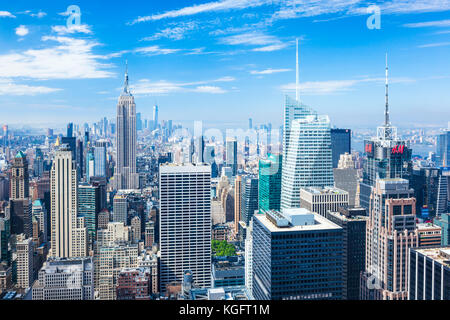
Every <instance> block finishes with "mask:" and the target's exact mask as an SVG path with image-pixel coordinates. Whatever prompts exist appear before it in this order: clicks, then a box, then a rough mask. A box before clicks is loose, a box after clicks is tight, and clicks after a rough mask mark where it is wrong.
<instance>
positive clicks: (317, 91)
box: [280, 78, 416, 95]
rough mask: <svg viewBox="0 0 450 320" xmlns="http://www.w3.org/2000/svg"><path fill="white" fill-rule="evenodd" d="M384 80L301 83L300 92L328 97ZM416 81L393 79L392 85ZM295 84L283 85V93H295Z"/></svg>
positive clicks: (365, 79)
mask: <svg viewBox="0 0 450 320" xmlns="http://www.w3.org/2000/svg"><path fill="white" fill-rule="evenodd" d="M384 81H385V79H384V78H362V79H352V80H327V81H307V82H302V83H300V87H299V89H300V92H301V93H302V94H309V95H326V94H333V93H339V92H346V91H350V90H352V89H353V88H354V87H355V86H357V85H359V84H362V83H384ZM415 81H416V80H414V79H411V78H392V79H390V83H391V84H392V83H411V82H415ZM295 86H296V85H295V83H289V84H286V85H282V86H281V87H280V88H281V90H282V91H295Z"/></svg>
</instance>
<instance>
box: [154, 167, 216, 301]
mask: <svg viewBox="0 0 450 320" xmlns="http://www.w3.org/2000/svg"><path fill="white" fill-rule="evenodd" d="M159 195H160V197H159V198H160V213H159V237H160V250H161V260H160V261H161V266H160V279H161V290H162V291H163V292H165V291H166V286H167V284H169V283H171V282H173V281H178V282H181V280H182V279H183V273H184V271H186V270H191V271H192V272H193V277H194V281H195V284H196V285H197V286H198V287H209V286H210V285H211V227H212V226H211V166H209V165H206V164H197V165H193V164H186V165H171V164H168V165H161V166H160V168H159Z"/></svg>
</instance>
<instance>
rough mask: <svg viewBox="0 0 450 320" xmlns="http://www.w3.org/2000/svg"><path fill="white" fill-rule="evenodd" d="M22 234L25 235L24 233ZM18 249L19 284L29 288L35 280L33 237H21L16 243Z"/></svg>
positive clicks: (20, 286) (21, 286)
mask: <svg viewBox="0 0 450 320" xmlns="http://www.w3.org/2000/svg"><path fill="white" fill-rule="evenodd" d="M21 236H24V235H23V234H22V235H21ZM16 250H17V286H18V287H19V288H23V289H27V288H29V287H31V286H32V284H33V281H34V272H33V267H34V262H33V253H34V244H33V240H32V239H31V238H27V239H25V237H20V240H19V241H18V242H17V244H16Z"/></svg>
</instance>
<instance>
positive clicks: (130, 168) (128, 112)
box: [114, 61, 139, 190]
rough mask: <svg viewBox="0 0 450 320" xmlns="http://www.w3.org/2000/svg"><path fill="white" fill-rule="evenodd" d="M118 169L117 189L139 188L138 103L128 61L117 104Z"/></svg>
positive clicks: (115, 179) (116, 170)
mask: <svg viewBox="0 0 450 320" xmlns="http://www.w3.org/2000/svg"><path fill="white" fill-rule="evenodd" d="M116 126H117V131H116V169H115V173H114V181H115V186H116V188H117V189H119V190H120V189H138V188H139V175H138V174H137V173H136V135H137V131H136V104H135V102H134V97H133V95H132V94H131V92H130V88H129V79H128V61H127V62H126V71H125V81H124V86H123V92H122V94H121V95H120V97H119V102H118V104H117V122H116Z"/></svg>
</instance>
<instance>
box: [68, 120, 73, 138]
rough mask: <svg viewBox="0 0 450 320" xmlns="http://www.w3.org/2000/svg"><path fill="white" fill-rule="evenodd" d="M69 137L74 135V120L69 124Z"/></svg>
mask: <svg viewBox="0 0 450 320" xmlns="http://www.w3.org/2000/svg"><path fill="white" fill-rule="evenodd" d="M67 137H68V138H72V137H73V123H72V122H70V123H68V124H67Z"/></svg>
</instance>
